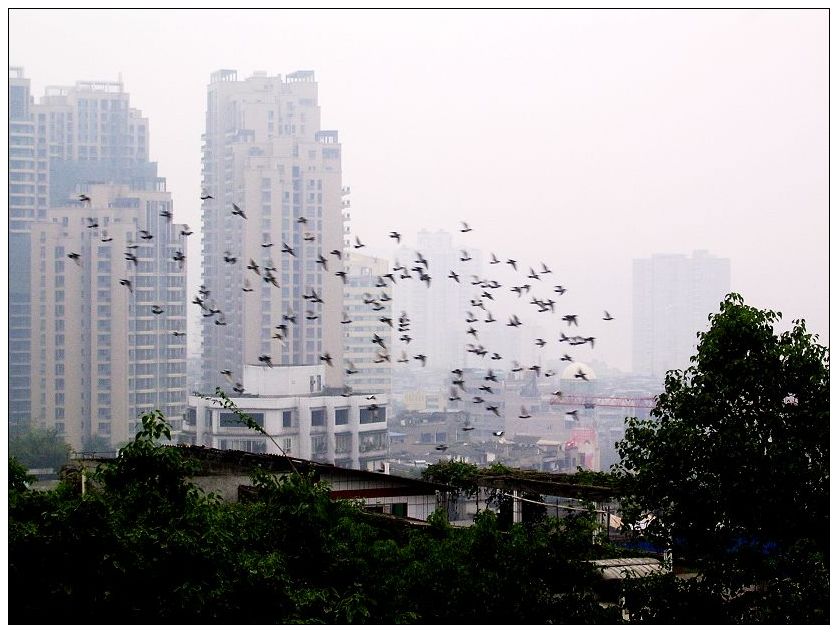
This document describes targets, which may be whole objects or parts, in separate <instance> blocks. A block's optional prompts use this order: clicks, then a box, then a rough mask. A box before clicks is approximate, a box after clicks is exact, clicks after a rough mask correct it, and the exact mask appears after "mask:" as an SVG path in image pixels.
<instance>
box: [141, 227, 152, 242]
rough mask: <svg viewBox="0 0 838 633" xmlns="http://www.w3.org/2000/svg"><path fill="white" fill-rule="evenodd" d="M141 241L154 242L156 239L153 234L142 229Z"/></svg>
mask: <svg viewBox="0 0 838 633" xmlns="http://www.w3.org/2000/svg"><path fill="white" fill-rule="evenodd" d="M140 239H141V240H152V239H154V236H153V235H152V234H151V233H149V232H148V231H146V230H145V229H140Z"/></svg>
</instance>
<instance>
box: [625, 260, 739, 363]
mask: <svg viewBox="0 0 838 633" xmlns="http://www.w3.org/2000/svg"><path fill="white" fill-rule="evenodd" d="M729 291H730V260H729V259H727V258H720V257H714V256H712V255H710V254H708V253H707V251H694V252H693V254H692V256H691V257H687V256H686V255H652V257H650V258H648V259H636V260H634V323H633V334H634V336H633V344H634V347H633V361H634V362H633V366H634V367H633V368H634V372H635V373H637V374H642V375H649V376H655V377H658V378H660V377H663V375H664V374H665V373H666V371H668V370H670V369H684V368H685V367H686V366H687V365H688V364H689V358H690V356H692V354H693V353H694V352H695V349H696V345H697V343H698V338H697V333H698V332H701V331H704V330H706V329H707V327H708V325H709V321H708V315H709V314H710V313H713V312H717V311H718V309H719V304H720V303H721V301H722V299H724V296H725V295H726V294H727V293H728V292H729Z"/></svg>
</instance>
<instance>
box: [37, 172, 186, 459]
mask: <svg viewBox="0 0 838 633" xmlns="http://www.w3.org/2000/svg"><path fill="white" fill-rule="evenodd" d="M85 192H86V195H87V196H89V198H90V202H89V203H81V202H76V203H75V204H74V205H72V206H62V207H52V208H50V209H49V210H48V212H47V217H46V218H45V219H44V220H40V221H36V222H33V223H31V226H30V235H31V240H32V243H33V246H34V248H33V252H32V260H31V269H30V274H29V278H30V280H31V286H30V294H31V297H32V303H33V310H32V313H33V317H36V318H33V322H32V323H33V327H32V335H33V336H32V340H33V347H32V358H33V359H34V362H33V363H32V374H31V383H32V390H31V392H32V414H33V415H32V417H33V420H34V421H35V423H36V424H37V425H39V426H42V427H45V428H48V429H55V430H56V431H58V432H59V433H60V434H62V435H63V437H64V439H65V440H66V441H67V442H68V443H69V444H71V445H72V446H73V447H74V448H75V449H76V450H82V449H88V450H92V449H97V450H107V449H109V448H111V447H116V446H118V445H119V444H121V443H124V442H127V441H128V440H129V439H131V438H132V437H133V436H134V434H135V432H136V426H137V423H138V418H139V416H140V415H141V414H142V413H144V412H147V411H151V410H154V409H159V410H160V411H162V412H163V413H164V414H165V415H166V416H167V418H168V419H169V421H170V422H172V423H173V425H174V426H177V425H178V424H179V422H180V420H181V419H182V417H183V414H184V411H185V409H186V337H185V335H184V334H185V331H186V271H185V267H184V266H183V265H182V263H178V262H176V261H175V260H174V259H173V258H174V256H175V254H176V253H177V252H181V253H183V254H184V255H185V254H186V253H187V247H186V238H185V237H184V236H183V235H181V230H182V228H183V225H178V224H173V223H172V222H171V221H170V220H169V219H168V218H166V217H165V216H161V213H164V212H165V213H167V214H169V213H171V212H172V201H171V196H170V194H169V193H168V192H167V191H166V190H165V181H163V180H162V179H159V180H158V181H157V182H156V183H155V186H154V187H152V188H150V189H139V190H138V189H134V188H132V187H129V186H127V185H90V186H87V187H85ZM142 231H147V233H146V234H145V235H150V236H152V237H151V238H150V239H143V238H142V235H143V233H142ZM128 256H130V257H133V258H136V261H129V260H128V259H126V257H128Z"/></svg>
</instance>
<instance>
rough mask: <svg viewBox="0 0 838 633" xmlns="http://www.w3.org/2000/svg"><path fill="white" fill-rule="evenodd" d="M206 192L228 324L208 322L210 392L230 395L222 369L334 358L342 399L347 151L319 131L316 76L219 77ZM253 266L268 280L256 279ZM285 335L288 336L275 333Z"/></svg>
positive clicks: (208, 247) (216, 277)
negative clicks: (264, 360) (222, 389)
mask: <svg viewBox="0 0 838 633" xmlns="http://www.w3.org/2000/svg"><path fill="white" fill-rule="evenodd" d="M203 186H204V189H205V192H206V194H208V195H210V196H212V197H211V198H207V199H206V200H204V203H203V253H202V255H203V284H204V285H205V286H206V289H207V290H208V291H209V295H208V300H209V302H210V303H211V305H213V306H215V308H216V309H220V310H221V311H222V313H223V314H224V316H225V320H226V323H227V325H225V326H216V325H215V324H214V321H213V320H212V319H204V322H203V336H202V339H203V387H204V389H208V390H211V389H212V388H213V387H214V386H215V385H218V384H219V380H220V379H221V376H220V372H221V371H222V370H225V369H229V370H231V371H233V372H234V373H235V374H236V375H239V374H240V372H241V371H242V368H243V367H244V366H245V365H258V364H259V363H260V360H259V357H260V356H262V357H264V356H270V359H271V363H272V364H273V365H283V366H290V365H316V364H319V363H320V362H321V360H320V357H321V355H324V354H326V353H329V354H330V356H331V358H332V365H331V366H326V373H325V378H326V384H327V386H328V387H330V388H335V389H340V388H341V386H342V385H343V377H344V376H343V335H342V330H341V324H340V320H341V311H342V304H343V283H342V281H341V279H340V278H339V277H338V276H336V275H335V273H336V272H338V271H340V270H342V261H341V259H339V258H338V257H336V256H334V255H332V254H331V252H332V251H338V252H340V251H342V250H343V220H344V218H343V215H342V195H343V190H342V187H341V146H340V144H339V143H338V134H337V132H336V131H333V130H328V131H326V130H321V129H320V107H319V105H318V102H317V83H316V82H315V80H314V73H313V72H310V71H298V72H294V73H291V74H290V75H286V76H285V78H284V79H283V78H282V77H281V76H275V77H269V76H267V75H266V74H265V73H259V72H257V73H255V74H254V75H253V76H251V77H249V78H247V79H244V80H239V79H238V78H237V74H236V72H235V71H233V70H219V71H217V72H214V73H213V74H212V75H211V78H210V84H209V87H208V93H207V114H206V133H205V134H204V145H203ZM233 205H236V207H238V208H239V209H241V210H242V212H243V213H244V214H245V216H246V219H245V218H244V217H242V216H241V215H233V211H234V206H233ZM283 245H287V247H288V248H287V249H285V248H284V247H283ZM283 250H285V251H289V250H292V251H293V254H291V253H289V252H283ZM320 255H322V256H323V257H324V258H326V260H327V264H326V266H323V265H321V264H320V263H318V256H320ZM225 256H226V257H227V258H228V260H229V259H231V258H234V257H235V258H236V259H237V261H236V263H232V262H229V261H225V259H224V258H225ZM251 260H253V262H254V263H255V264H256V265H257V266H258V272H256V271H255V270H253V269H248V268H247V266H248V264H249V263H250V261H251ZM326 268H328V270H327V269H326ZM243 288H252V290H253V291H252V292H245V291H243V290H242V289H243ZM312 290H314V292H315V295H316V297H317V298H318V299H320V300H322V303H321V302H319V301H317V299H312V298H311V297H312ZM304 295H305V296H306V297H308V298H304ZM291 315H293V317H294V318H295V321H296V322H292V321H290V320H289V319H288V317H290V316H291ZM283 317H286V318H285V319H283ZM283 324H284V325H285V326H286V330H285V332H284V333H283V332H282V331H278V330H277V329H276V326H277V325H283ZM274 335H278V336H281V337H282V338H278V336H274Z"/></svg>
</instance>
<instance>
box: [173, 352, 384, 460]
mask: <svg viewBox="0 0 838 633" xmlns="http://www.w3.org/2000/svg"><path fill="white" fill-rule="evenodd" d="M325 383H326V374H325V370H324V368H323V366H322V365H309V366H294V367H273V368H270V367H264V366H259V365H247V366H245V368H244V385H243V386H244V393H243V394H242V395H240V396H238V397H234V398H232V400H233V402H234V404H235V405H236V407H238V408H239V409H240V410H242V411H243V412H245V413H247V414H248V415H249V416H251V417H252V418H253V419H254V420H255V421H256V422H257V423H258V424H259V425H260V426H261V427H262V428H263V429H264V430H265V432H266V433H267V435H268V436H270V438H272V439H269V438H268V437H266V436H265V435H264V434H261V433H259V432H258V431H255V430H252V429H250V428H248V427H247V426H245V425H244V424H242V422H241V420H240V419H239V417H238V416H237V415H236V413H234V412H232V411H229V410H227V409H226V408H225V407H224V406H223V404H221V403H220V402H219V401H217V400H215V399H213V398H211V397H201V396H190V397H189V409H188V412H187V418H186V421H185V423H184V425H183V433H182V434H181V436H180V438H179V441H180V442H182V443H187V444H190V443H191V444H196V445H202V446H208V447H212V448H218V449H225V450H240V451H247V452H250V453H269V454H282V453H285V454H286V455H288V456H292V457H299V458H301V459H306V460H313V461H317V462H323V463H330V464H334V465H336V466H340V467H343V468H356V469H361V470H375V469H378V468H379V467H381V465H382V463H383V461H384V459H386V457H387V451H388V438H387V410H388V400H387V397H386V396H385V395H379V396H375V399H374V400H370V399H368V396H365V395H329V394H327V393H326V391H325V389H324V386H325ZM228 391H229V389H228Z"/></svg>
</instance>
